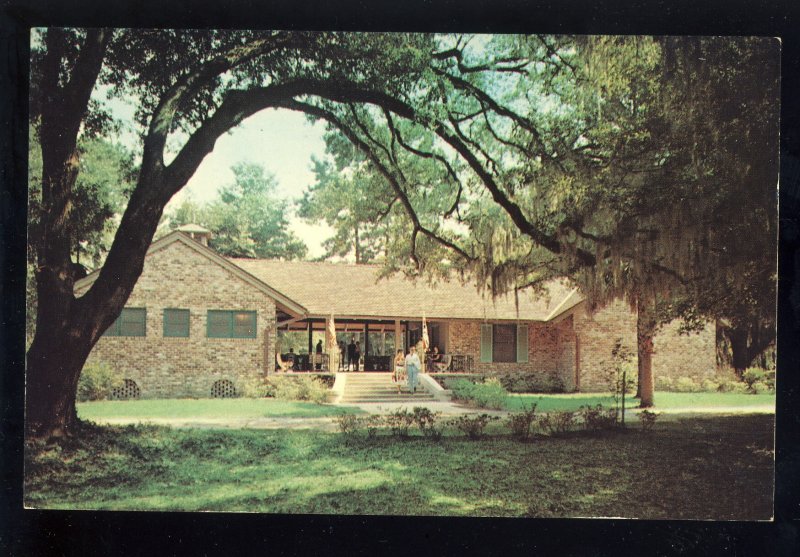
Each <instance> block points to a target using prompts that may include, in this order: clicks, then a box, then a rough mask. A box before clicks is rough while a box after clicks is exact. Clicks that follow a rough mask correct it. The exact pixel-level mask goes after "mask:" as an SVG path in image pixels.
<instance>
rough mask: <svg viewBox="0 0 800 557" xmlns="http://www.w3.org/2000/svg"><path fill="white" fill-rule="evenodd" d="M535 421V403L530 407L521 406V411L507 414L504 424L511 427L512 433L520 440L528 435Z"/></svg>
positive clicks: (523, 439) (525, 438)
mask: <svg viewBox="0 0 800 557" xmlns="http://www.w3.org/2000/svg"><path fill="white" fill-rule="evenodd" d="M535 421H536V404H534V405H533V406H531V407H530V408H523V410H522V412H517V413H514V414H509V415H508V418H506V424H507V425H508V427H509V429H511V433H512V435H514V437H516V438H517V439H519V440H520V441H525V440H527V439H528V437H530V434H531V428H532V427H533V423H534V422H535Z"/></svg>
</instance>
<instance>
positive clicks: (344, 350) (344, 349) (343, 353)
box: [339, 340, 347, 371]
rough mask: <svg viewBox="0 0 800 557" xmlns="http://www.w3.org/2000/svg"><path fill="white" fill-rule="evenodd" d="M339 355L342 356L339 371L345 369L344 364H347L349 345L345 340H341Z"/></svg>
mask: <svg viewBox="0 0 800 557" xmlns="http://www.w3.org/2000/svg"><path fill="white" fill-rule="evenodd" d="M339 355H340V356H341V357H340V358H339V371H342V370H344V369H345V367H344V366H345V365H347V358H346V357H345V356H346V355H347V347H346V346H345V345H344V341H343V340H340V341H339Z"/></svg>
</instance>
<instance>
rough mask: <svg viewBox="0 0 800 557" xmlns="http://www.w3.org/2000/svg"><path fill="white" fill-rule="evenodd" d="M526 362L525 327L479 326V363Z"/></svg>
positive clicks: (526, 337) (526, 329) (526, 340)
mask: <svg viewBox="0 0 800 557" xmlns="http://www.w3.org/2000/svg"><path fill="white" fill-rule="evenodd" d="M527 361H528V326H527V325H490V324H483V325H481V362H484V363H489V362H512V363H522V362H527Z"/></svg>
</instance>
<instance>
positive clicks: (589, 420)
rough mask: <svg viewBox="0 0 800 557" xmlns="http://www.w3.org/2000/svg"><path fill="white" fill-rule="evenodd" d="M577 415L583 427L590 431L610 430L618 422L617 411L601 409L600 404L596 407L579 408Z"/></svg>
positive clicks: (614, 409)
mask: <svg viewBox="0 0 800 557" xmlns="http://www.w3.org/2000/svg"><path fill="white" fill-rule="evenodd" d="M578 415H579V416H580V418H581V421H582V422H583V424H584V426H585V427H586V428H587V429H588V430H590V431H599V430H602V429H611V428H613V427H616V426H617V424H618V422H619V411H618V410H617V409H616V408H603V405H602V404H598V405H597V406H581V407H580V408H579V409H578Z"/></svg>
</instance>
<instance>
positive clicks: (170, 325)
mask: <svg viewBox="0 0 800 557" xmlns="http://www.w3.org/2000/svg"><path fill="white" fill-rule="evenodd" d="M164 336H165V337H182V338H186V337H188V336H189V310H188V309H165V310H164Z"/></svg>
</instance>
